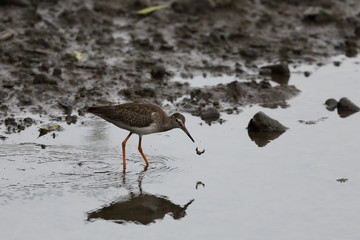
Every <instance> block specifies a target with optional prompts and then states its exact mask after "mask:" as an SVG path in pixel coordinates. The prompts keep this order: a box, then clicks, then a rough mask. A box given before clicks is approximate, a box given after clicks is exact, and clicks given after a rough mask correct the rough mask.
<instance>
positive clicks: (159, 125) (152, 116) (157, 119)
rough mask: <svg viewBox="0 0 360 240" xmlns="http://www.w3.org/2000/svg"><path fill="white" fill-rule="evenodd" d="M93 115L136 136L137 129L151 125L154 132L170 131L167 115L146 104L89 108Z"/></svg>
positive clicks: (159, 109)
mask: <svg viewBox="0 0 360 240" xmlns="http://www.w3.org/2000/svg"><path fill="white" fill-rule="evenodd" d="M87 111H88V112H90V113H93V114H95V115H97V116H99V117H101V118H103V119H105V120H106V121H108V122H111V123H113V124H115V125H116V126H118V127H120V128H123V129H126V130H129V131H131V132H134V133H137V134H144V133H139V132H138V131H136V130H137V128H146V127H149V126H150V125H151V124H153V126H154V128H156V129H155V130H156V132H162V131H166V130H170V129H171V128H170V121H169V119H168V118H167V117H168V116H167V114H166V113H165V112H164V111H163V110H162V109H161V108H160V107H158V106H156V105H153V104H148V103H124V104H120V105H114V106H99V107H90V108H88V109H87Z"/></svg>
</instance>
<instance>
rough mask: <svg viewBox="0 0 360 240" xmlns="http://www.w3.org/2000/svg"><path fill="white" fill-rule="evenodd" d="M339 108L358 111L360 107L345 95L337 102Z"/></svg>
mask: <svg viewBox="0 0 360 240" xmlns="http://www.w3.org/2000/svg"><path fill="white" fill-rule="evenodd" d="M337 107H338V110H340V111H349V112H358V111H360V108H359V107H358V106H357V105H355V104H354V103H353V102H351V101H350V100H349V99H348V98H346V97H343V98H341V99H340V101H339V102H338V104H337Z"/></svg>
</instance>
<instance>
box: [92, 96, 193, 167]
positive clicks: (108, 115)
mask: <svg viewBox="0 0 360 240" xmlns="http://www.w3.org/2000/svg"><path fill="white" fill-rule="evenodd" d="M86 111H87V112H90V113H93V114H95V115H97V116H99V117H102V118H103V119H105V120H106V121H108V122H111V123H113V124H114V125H116V126H117V127H119V128H122V129H126V130H128V131H130V133H129V135H128V136H127V137H126V138H125V139H124V141H123V142H122V153H123V168H124V169H125V168H126V157H125V145H126V142H127V141H128V140H129V138H130V136H131V135H132V134H133V133H136V134H138V135H139V145H138V150H139V152H140V154H141V156H142V157H143V159H144V161H145V163H146V165H149V162H148V160H147V158H146V156H145V154H144V153H143V151H142V147H141V138H142V136H143V135H146V134H151V133H157V132H165V131H169V130H171V129H174V128H180V129H182V130H183V131H184V132H185V133H186V134H187V135H188V136H189V137H190V139H191V140H192V141H193V142H194V139H193V138H192V137H191V135H190V133H189V132H188V130H187V129H186V127H185V117H184V116H183V115H182V114H180V113H174V114H172V115H171V116H168V115H167V114H166V113H165V112H164V111H163V110H162V109H161V108H160V107H158V106H156V105H153V104H148V103H125V104H120V105H115V106H99V107H89V108H88V109H86Z"/></svg>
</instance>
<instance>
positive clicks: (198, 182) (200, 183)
mask: <svg viewBox="0 0 360 240" xmlns="http://www.w3.org/2000/svg"><path fill="white" fill-rule="evenodd" d="M199 185H201V186H203V187H205V183H203V182H201V181H197V182H196V185H195V188H196V189H198V187H199Z"/></svg>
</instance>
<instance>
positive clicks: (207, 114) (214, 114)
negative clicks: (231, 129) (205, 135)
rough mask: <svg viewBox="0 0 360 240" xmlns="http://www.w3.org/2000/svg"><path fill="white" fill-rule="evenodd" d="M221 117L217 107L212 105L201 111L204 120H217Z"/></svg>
mask: <svg viewBox="0 0 360 240" xmlns="http://www.w3.org/2000/svg"><path fill="white" fill-rule="evenodd" d="M219 118H220V113H219V111H218V110H217V109H216V108H213V107H210V108H208V109H206V110H205V111H203V112H202V113H201V119H202V120H204V121H216V120H218V119H219Z"/></svg>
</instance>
